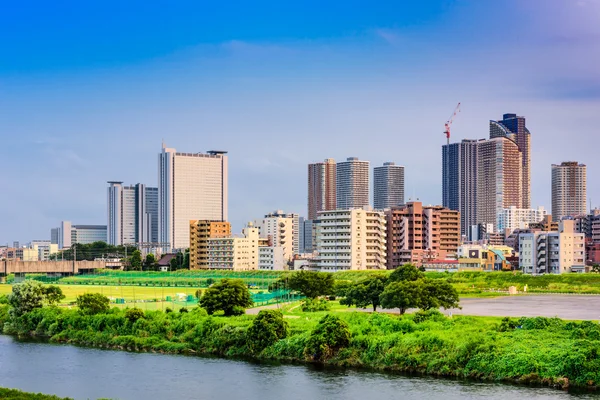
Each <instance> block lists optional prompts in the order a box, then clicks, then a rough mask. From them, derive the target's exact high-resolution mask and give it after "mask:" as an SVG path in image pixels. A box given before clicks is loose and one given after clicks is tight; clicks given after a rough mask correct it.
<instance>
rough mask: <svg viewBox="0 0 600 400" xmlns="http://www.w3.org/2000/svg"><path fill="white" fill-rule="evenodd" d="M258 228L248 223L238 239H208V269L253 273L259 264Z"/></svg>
mask: <svg viewBox="0 0 600 400" xmlns="http://www.w3.org/2000/svg"><path fill="white" fill-rule="evenodd" d="M258 244H259V235H258V228H255V227H254V226H252V223H249V224H248V226H247V227H245V228H244V229H243V230H242V236H240V237H227V238H209V239H208V268H209V269H225V270H233V271H254V270H257V269H258V266H259V263H258V260H259V249H258V248H259V245H258Z"/></svg>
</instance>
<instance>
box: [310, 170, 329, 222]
mask: <svg viewBox="0 0 600 400" xmlns="http://www.w3.org/2000/svg"><path fill="white" fill-rule="evenodd" d="M335 171H336V165H335V160H334V159H332V158H328V159H326V160H325V162H320V163H314V164H308V219H310V220H314V219H316V218H317V213H318V212H319V211H323V210H335V202H336V198H335V189H336V187H335Z"/></svg>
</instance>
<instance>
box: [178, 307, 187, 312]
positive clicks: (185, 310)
mask: <svg viewBox="0 0 600 400" xmlns="http://www.w3.org/2000/svg"><path fill="white" fill-rule="evenodd" d="M186 312H188V309H187V308H185V307H181V308H180V309H179V313H186Z"/></svg>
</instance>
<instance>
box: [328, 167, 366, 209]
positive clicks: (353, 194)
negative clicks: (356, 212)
mask: <svg viewBox="0 0 600 400" xmlns="http://www.w3.org/2000/svg"><path fill="white" fill-rule="evenodd" d="M364 207H369V162H368V161H360V160H359V159H358V158H356V157H349V158H348V159H346V161H342V162H339V163H337V165H336V208H337V209H339V210H347V209H351V208H364Z"/></svg>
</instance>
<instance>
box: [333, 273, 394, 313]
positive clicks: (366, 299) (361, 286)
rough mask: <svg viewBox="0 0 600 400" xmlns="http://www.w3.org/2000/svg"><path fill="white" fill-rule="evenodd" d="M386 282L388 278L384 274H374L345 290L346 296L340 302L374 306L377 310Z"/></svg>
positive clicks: (359, 305) (374, 309) (349, 304)
mask: <svg viewBox="0 0 600 400" xmlns="http://www.w3.org/2000/svg"><path fill="white" fill-rule="evenodd" d="M386 283H387V278H385V277H383V276H374V277H370V278H367V279H365V280H363V281H361V282H358V283H355V284H354V285H352V286H350V287H349V288H347V289H346V290H345V296H344V298H343V299H341V300H340V304H345V305H348V306H356V307H368V306H372V307H373V311H377V307H378V306H379V305H380V300H379V297H380V296H381V293H383V291H384V289H385V285H386Z"/></svg>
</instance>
